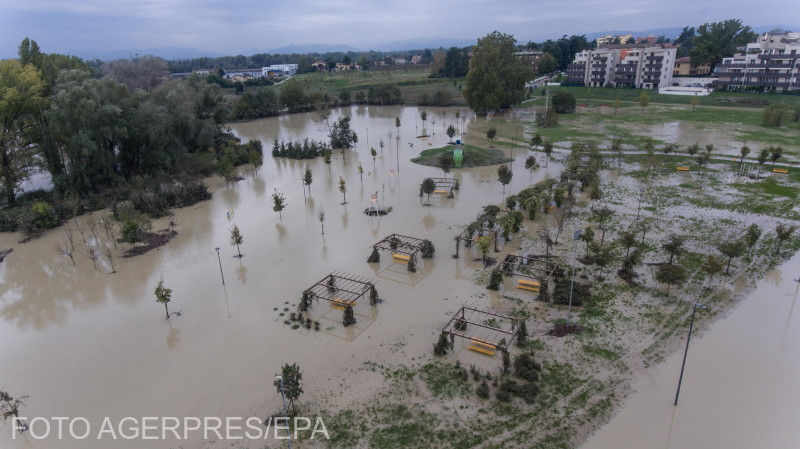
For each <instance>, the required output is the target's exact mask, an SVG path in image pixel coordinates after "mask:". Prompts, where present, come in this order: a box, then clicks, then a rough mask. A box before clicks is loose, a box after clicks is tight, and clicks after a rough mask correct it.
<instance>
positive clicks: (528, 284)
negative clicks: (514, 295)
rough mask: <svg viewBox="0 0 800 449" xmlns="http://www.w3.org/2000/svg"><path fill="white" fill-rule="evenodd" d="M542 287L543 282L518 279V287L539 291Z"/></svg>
mask: <svg viewBox="0 0 800 449" xmlns="http://www.w3.org/2000/svg"><path fill="white" fill-rule="evenodd" d="M541 287H542V284H541V283H540V282H538V281H529V280H527V279H519V280H517V288H518V289H520V290H528V291H531V292H537V293H538V292H539V289H540V288H541Z"/></svg>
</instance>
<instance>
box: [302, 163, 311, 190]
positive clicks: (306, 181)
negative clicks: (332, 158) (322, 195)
mask: <svg viewBox="0 0 800 449" xmlns="http://www.w3.org/2000/svg"><path fill="white" fill-rule="evenodd" d="M313 180H314V174H313V173H312V171H311V168H309V166H308V165H306V169H305V171H304V172H303V185H304V186H306V187H307V188H308V194H309V195H311V182H312V181H313Z"/></svg>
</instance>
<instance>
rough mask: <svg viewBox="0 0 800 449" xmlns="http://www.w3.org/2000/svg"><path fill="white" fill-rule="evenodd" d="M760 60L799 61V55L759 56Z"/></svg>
mask: <svg viewBox="0 0 800 449" xmlns="http://www.w3.org/2000/svg"><path fill="white" fill-rule="evenodd" d="M758 57H759V58H760V59H800V55H797V54H795V55H759V56H758Z"/></svg>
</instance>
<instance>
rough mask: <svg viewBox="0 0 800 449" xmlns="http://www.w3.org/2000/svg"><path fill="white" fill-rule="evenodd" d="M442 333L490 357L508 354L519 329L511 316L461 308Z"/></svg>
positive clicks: (465, 307)
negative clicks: (498, 353)
mask: <svg viewBox="0 0 800 449" xmlns="http://www.w3.org/2000/svg"><path fill="white" fill-rule="evenodd" d="M442 333H443V334H446V335H449V336H450V338H451V341H452V340H453V339H455V337H459V338H463V339H464V340H466V343H467V349H469V350H471V351H475V352H479V353H481V354H485V355H488V356H493V355H494V354H495V353H496V352H497V351H498V350H499V351H500V352H508V349H509V348H510V347H511V344H512V343H513V342H514V338H516V336H517V333H519V328H518V327H517V326H516V321H515V320H514V319H513V318H511V317H510V316H506V315H501V314H499V313H494V312H487V311H485V310H479V309H473V308H471V307H467V306H464V307H461V308H460V309H458V311H457V312H456V313H455V314H454V315H453V316H452V317H451V318H450V321H448V322H447V324H445V326H444V327H443V328H442Z"/></svg>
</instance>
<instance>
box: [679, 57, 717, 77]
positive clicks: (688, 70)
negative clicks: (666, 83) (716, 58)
mask: <svg viewBox="0 0 800 449" xmlns="http://www.w3.org/2000/svg"><path fill="white" fill-rule="evenodd" d="M709 73H711V65H710V64H708V63H706V64H701V65H699V66H698V65H692V62H691V59H690V58H689V57H688V56H686V57H684V58H678V59H676V60H675V68H674V69H673V70H672V76H699V75H708V74H709Z"/></svg>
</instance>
